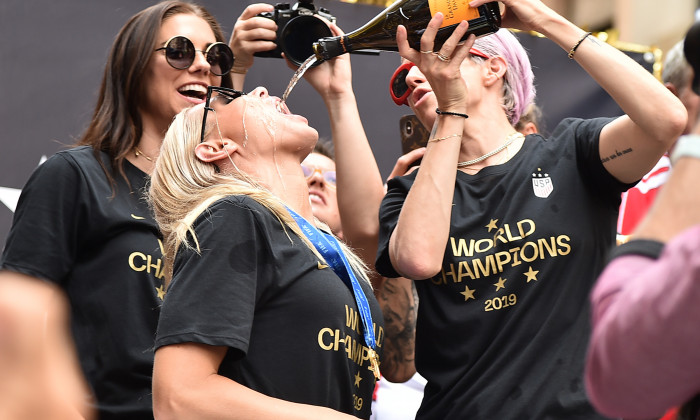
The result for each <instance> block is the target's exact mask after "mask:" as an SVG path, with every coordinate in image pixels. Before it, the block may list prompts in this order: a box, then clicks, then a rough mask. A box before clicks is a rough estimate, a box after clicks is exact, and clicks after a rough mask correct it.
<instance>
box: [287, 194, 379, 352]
mask: <svg viewBox="0 0 700 420" xmlns="http://www.w3.org/2000/svg"><path fill="white" fill-rule="evenodd" d="M287 210H288V211H289V214H291V215H292V217H293V218H294V220H296V222H297V224H298V225H299V227H300V228H301V230H302V232H304V234H305V235H306V237H307V238H308V239H309V241H311V243H312V244H314V246H315V247H316V250H318V252H319V253H321V255H323V258H325V260H326V262H327V263H328V265H329V266H330V267H331V268H332V269H333V271H334V272H335V273H336V274H337V275H338V277H340V278H341V279H342V280H343V282H344V283H345V284H346V285H347V286H348V288H350V290H352V291H353V295H355V302H356V303H357V308H358V310H359V312H360V318H362V325H363V326H364V338H365V344H367V346H368V347H369V348H370V349H371V350H372V351H374V349H375V347H376V341H375V338H374V329H373V328H372V325H373V324H372V312H371V311H370V309H369V302H368V301H367V296H365V292H364V291H363V290H362V287H361V286H360V282H359V281H358V280H357V277H356V276H355V273H354V272H353V271H352V268H351V267H350V263H349V262H348V259H347V257H346V256H345V254H344V253H343V250H342V249H341V247H340V244H339V243H338V240H337V239H336V238H335V237H334V236H333V235H330V234H327V233H325V232H322V231H320V230H318V229H317V228H316V227H315V226H312V225H311V224H310V223H309V222H308V221H307V220H306V219H304V218H303V217H301V216H300V215H299V214H297V213H296V212H295V211H294V210H292V209H290V208H289V207H287Z"/></svg>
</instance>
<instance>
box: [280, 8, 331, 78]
mask: <svg viewBox="0 0 700 420" xmlns="http://www.w3.org/2000/svg"><path fill="white" fill-rule="evenodd" d="M332 35H333V34H332V33H331V29H330V28H329V27H328V25H326V23H325V22H323V21H322V20H321V19H319V18H317V17H315V16H310V15H303V16H297V17H295V18H293V19H291V20H290V21H289V23H287V25H286V26H285V27H284V29H283V30H282V34H281V40H280V46H281V47H282V51H284V54H285V56H286V57H287V58H289V59H290V60H291V61H292V62H293V63H294V64H296V65H297V66H298V65H301V64H302V63H303V62H304V61H306V59H307V58H309V57H310V56H312V55H314V51H313V43H314V42H316V41H318V40H319V39H321V38H325V37H329V36H332Z"/></svg>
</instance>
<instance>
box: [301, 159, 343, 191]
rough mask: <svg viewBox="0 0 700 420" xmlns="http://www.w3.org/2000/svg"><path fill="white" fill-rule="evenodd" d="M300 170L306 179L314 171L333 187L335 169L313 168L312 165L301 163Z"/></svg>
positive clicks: (312, 174)
mask: <svg viewBox="0 0 700 420" xmlns="http://www.w3.org/2000/svg"><path fill="white" fill-rule="evenodd" d="M301 170H302V171H303V172H304V176H305V177H306V179H310V178H311V177H312V176H314V174H315V173H316V172H318V173H319V174H320V175H321V178H323V180H324V181H325V182H326V183H327V184H328V185H329V186H331V187H335V184H336V178H335V171H326V170H325V169H321V168H315V167H313V166H308V165H304V164H303V163H302V164H301Z"/></svg>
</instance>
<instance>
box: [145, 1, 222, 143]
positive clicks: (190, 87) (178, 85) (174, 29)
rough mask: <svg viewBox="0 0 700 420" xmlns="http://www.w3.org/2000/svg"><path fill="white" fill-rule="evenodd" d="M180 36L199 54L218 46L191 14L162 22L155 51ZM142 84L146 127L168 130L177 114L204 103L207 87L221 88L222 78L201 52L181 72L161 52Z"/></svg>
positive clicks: (208, 29) (209, 31)
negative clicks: (211, 69)
mask: <svg viewBox="0 0 700 420" xmlns="http://www.w3.org/2000/svg"><path fill="white" fill-rule="evenodd" d="M177 35H181V36H185V37H187V38H188V39H189V40H190V41H192V43H193V45H194V47H195V48H196V49H197V50H206V49H207V47H208V46H209V45H210V44H213V43H214V42H216V37H215V36H214V31H212V29H211V27H210V26H209V24H208V23H207V22H206V21H205V20H204V19H202V18H200V17H198V16H195V15H192V14H177V15H174V16H171V17H169V18H168V19H166V20H164V21H163V24H162V25H161V27H160V30H159V32H158V36H157V37H156V43H157V45H154V46H153V49H154V50H155V49H156V48H160V47H162V46H163V45H165V43H166V42H167V41H168V40H169V39H170V38H172V37H173V36H177ZM143 83H144V86H145V90H144V93H145V98H144V101H143V103H142V104H141V107H140V111H141V114H142V117H143V119H144V123H145V124H148V123H152V124H153V125H155V126H156V127H158V128H159V129H161V130H165V129H167V127H168V125H169V124H170V122H171V121H172V119H173V117H174V116H175V114H177V113H178V112H180V111H182V110H183V109H184V108H186V107H189V106H192V105H196V104H200V103H203V102H204V98H205V96H206V93H207V86H209V85H216V86H218V85H220V84H221V77H220V76H216V75H214V74H213V73H212V72H211V71H210V65H209V63H208V62H207V61H206V59H205V58H204V55H203V54H202V53H201V52H199V51H197V52H196V53H195V58H194V62H193V63H192V65H191V66H190V67H189V68H186V69H182V70H178V69H175V68H173V67H171V66H170V64H168V62H167V61H166V59H165V53H164V52H163V50H160V51H154V52H153V55H152V57H151V62H150V65H149V67H148V70H147V73H146V77H145V80H144V81H143Z"/></svg>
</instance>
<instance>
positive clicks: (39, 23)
mask: <svg viewBox="0 0 700 420" xmlns="http://www.w3.org/2000/svg"><path fill="white" fill-rule="evenodd" d="M258 1H259V0H258ZM258 1H245V0H233V1H232V0H199V1H198V2H199V3H200V4H203V5H204V6H205V7H207V8H208V9H209V10H210V11H211V12H212V13H213V14H214V16H215V17H216V18H217V19H218V21H219V22H220V23H221V25H222V27H223V30H224V33H225V35H226V36H227V37H228V36H230V34H231V30H232V28H233V25H234V23H235V21H236V18H237V17H238V16H239V15H240V13H241V12H242V11H243V9H244V8H245V7H246V6H247V5H249V4H251V3H255V2H258ZM277 2H278V1H275V2H273V4H275V3H277ZM544 2H545V3H546V4H548V5H549V6H550V7H552V8H554V9H555V10H557V11H558V12H559V13H561V14H562V15H564V16H565V17H567V18H568V19H569V20H571V21H573V22H574V23H576V24H577V25H578V26H580V27H581V28H584V29H586V30H588V31H592V32H595V33H596V35H597V36H598V37H599V39H602V40H605V41H607V42H610V43H611V44H612V45H614V46H616V47H617V48H619V49H620V50H622V51H624V52H625V53H627V54H628V55H629V56H630V57H632V58H633V59H635V60H636V61H637V62H639V63H640V64H641V65H642V66H644V67H645V68H646V69H648V70H649V71H650V72H652V73H654V74H655V75H657V76H658V75H660V71H661V62H662V59H663V53H664V52H665V51H666V50H668V49H669V48H670V47H671V46H672V45H673V44H675V43H676V42H677V41H679V40H680V39H682V38H683V36H684V35H685V32H686V31H687V29H688V28H689V27H690V25H691V24H692V22H693V21H694V19H695V16H696V14H697V12H696V11H697V9H698V6H699V4H698V3H699V1H698V0H665V1H664V2H659V1H653V2H652V1H651V0H578V1H574V0H545V1H544ZM153 3H154V1H145V0H100V1H90V0H62V1H60V2H54V1H48V0H2V2H0V34H1V35H2V36H1V37H0V39H2V41H0V86H1V87H0V92H1V93H2V97H3V98H5V99H4V100H3V101H2V102H0V124H1V126H2V130H1V131H0V241H1V242H0V243H2V244H4V240H5V237H6V235H7V232H8V231H9V228H10V225H11V222H12V215H13V211H14V208H15V205H16V202H17V199H18V197H19V194H20V191H21V188H22V186H23V185H24V183H25V182H26V181H27V179H28V178H29V175H30V174H31V172H32V171H33V170H34V169H35V168H36V167H37V166H38V165H39V164H40V163H41V162H43V160H44V159H46V157H48V156H51V155H52V154H53V153H55V152H57V151H59V150H61V149H64V148H66V147H69V146H70V145H71V144H72V143H73V142H74V141H75V140H76V139H77V138H78V137H79V136H80V134H81V132H82V130H83V129H84V128H85V127H86V125H87V122H88V119H89V117H90V114H91V110H92V108H93V106H94V103H95V100H96V97H97V91H98V87H99V83H100V80H101V77H102V71H103V68H104V64H105V61H106V58H107V54H108V50H109V48H110V46H111V43H112V41H113V39H114V37H115V35H116V34H117V32H118V31H119V29H120V28H121V26H122V25H123V24H124V23H125V22H126V20H127V19H128V18H129V17H130V16H132V15H133V14H134V13H136V12H138V11H139V10H141V9H143V8H145V7H147V6H149V5H151V4H153ZM288 3H294V2H293V1H290V2H288ZM391 3H392V1H386V0H357V1H340V0H315V1H314V4H315V5H316V7H325V8H326V9H328V10H329V11H330V13H331V14H333V15H334V16H335V17H336V18H337V23H338V25H339V26H340V27H341V28H343V29H344V30H345V31H346V32H348V31H350V30H353V29H355V28H357V27H359V26H361V25H362V24H364V23H365V22H367V21H368V20H369V19H371V18H372V17H374V16H375V15H376V14H377V13H379V12H380V11H381V10H382V9H383V8H384V7H386V6H387V5H388V4H391ZM518 37H519V38H520V39H521V41H522V42H523V44H524V45H525V47H526V48H527V49H528V51H529V53H530V56H531V60H532V63H533V67H534V69H535V76H536V85H537V89H538V99H537V102H538V104H539V105H540V107H541V108H542V111H543V115H544V124H543V127H542V128H543V131H545V133H546V131H547V129H548V128H554V126H555V125H556V123H557V122H558V121H560V120H561V119H562V118H565V117H570V116H574V117H595V116H614V115H619V114H620V113H621V111H620V110H619V108H617V106H616V105H615V104H614V103H612V101H610V99H609V98H608V97H607V95H606V94H605V92H603V91H602V90H601V89H600V88H598V87H597V85H596V84H595V82H593V81H592V80H591V79H590V78H589V77H588V76H587V74H586V73H585V72H583V71H582V70H581V69H580V68H579V67H578V65H576V63H575V62H574V61H572V60H569V59H568V58H567V57H566V51H563V50H562V49H561V48H559V47H558V46H556V45H555V44H554V43H552V42H551V41H549V40H547V39H544V38H540V37H538V36H537V35H536V34H528V33H519V34H518ZM398 62H399V57H398V55H397V54H395V53H381V54H380V55H376V56H368V55H353V58H352V63H353V71H354V76H353V83H354V87H355V91H356V95H357V99H358V103H359V106H360V113H361V116H362V119H363V123H364V125H365V129H366V131H367V135H368V137H369V139H370V142H371V143H372V147H373V150H374V152H375V155H376V156H377V160H378V163H379V166H380V170H381V172H382V174H383V176H385V177H386V176H387V175H388V174H389V172H390V171H391V168H392V167H393V165H394V163H395V161H396V159H397V158H398V157H399V155H400V153H401V141H400V126H399V119H400V118H401V116H403V115H405V114H408V113H410V110H409V109H408V108H407V107H397V106H396V105H394V103H393V102H392V101H391V99H390V98H389V95H388V80H389V77H390V76H391V74H392V73H393V71H394V70H395V68H396V67H397V65H398ZM292 74H293V72H292V70H290V69H289V68H287V66H286V64H285V63H284V62H283V61H282V60H280V59H275V58H256V63H255V65H254V66H253V68H252V70H251V71H250V72H249V73H248V77H247V80H246V87H245V88H246V90H250V89H252V88H254V87H255V86H258V85H263V86H265V87H267V88H268V90H269V91H270V94H272V95H277V96H281V95H282V93H283V92H284V89H285V87H286V86H287V84H288V82H289V79H290V78H291V76H292ZM640 100H644V92H640ZM288 105H289V107H290V109H291V110H292V111H293V112H294V113H298V114H302V115H304V116H306V117H307V118H308V119H309V121H310V124H311V126H313V127H315V128H317V129H318V131H319V134H320V135H321V137H322V138H327V139H328V138H329V137H330V128H329V124H328V121H327V115H326V111H325V107H324V106H323V104H322V102H321V100H320V99H319V98H318V96H317V95H316V93H315V91H313V89H311V88H310V87H309V86H308V84H306V83H305V82H304V81H301V82H299V84H298V85H297V87H296V88H295V90H294V91H293V92H292V94H291V96H290V97H289V100H288Z"/></svg>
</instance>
